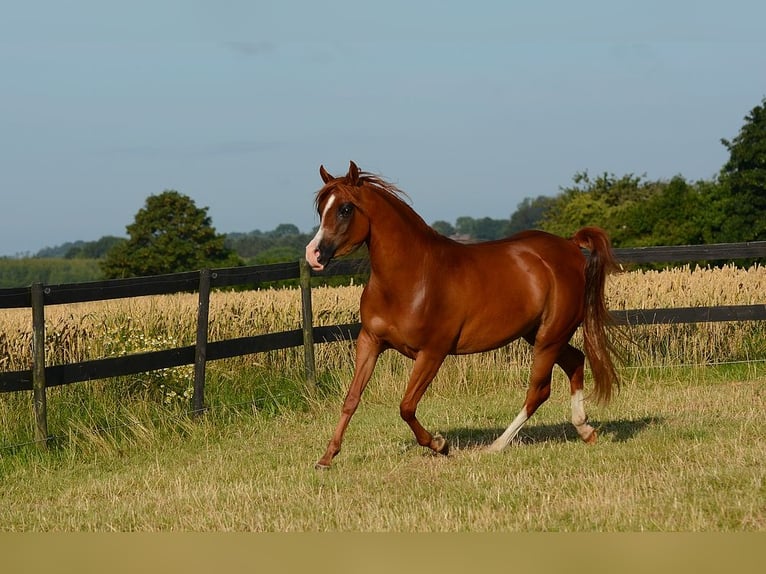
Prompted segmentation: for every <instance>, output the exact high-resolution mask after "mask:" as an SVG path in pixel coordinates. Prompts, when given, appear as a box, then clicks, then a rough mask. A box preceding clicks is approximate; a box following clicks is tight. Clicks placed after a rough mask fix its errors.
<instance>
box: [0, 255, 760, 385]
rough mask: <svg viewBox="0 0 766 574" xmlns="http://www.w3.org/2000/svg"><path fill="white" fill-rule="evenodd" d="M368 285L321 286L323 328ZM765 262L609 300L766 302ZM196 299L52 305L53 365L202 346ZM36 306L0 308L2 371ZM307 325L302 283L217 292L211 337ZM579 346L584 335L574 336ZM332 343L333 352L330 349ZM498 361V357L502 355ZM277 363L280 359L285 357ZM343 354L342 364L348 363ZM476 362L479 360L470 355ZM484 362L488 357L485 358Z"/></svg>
mask: <svg viewBox="0 0 766 574" xmlns="http://www.w3.org/2000/svg"><path fill="white" fill-rule="evenodd" d="M361 291H362V287H361V286H350V287H317V288H314V289H313V290H312V301H313V310H314V324H315V325H333V324H343V323H353V322H357V321H358V320H359V314H358V306H359V297H360V295H361ZM764 293H766V268H764V267H762V266H753V267H750V268H748V269H739V268H736V267H732V266H726V267H722V268H690V267H688V266H686V267H679V268H675V269H669V270H664V271H632V272H626V273H619V274H616V275H613V276H611V277H610V278H609V280H608V285H607V299H608V306H609V308H610V309H613V310H621V309H652V308H662V307H695V306H713V305H742V304H758V303H764V299H765V297H764ZM197 303H198V301H197V295H196V294H177V295H162V296H153V297H142V298H134V299H120V300H113V301H103V302H92V303H80V304H74V305H66V306H48V307H46V309H45V313H46V357H47V359H46V360H47V364H48V365H56V364H65V363H71V362H77V361H84V360H91V359H98V358H103V357H110V356H119V355H125V354H129V353H137V352H142V351H153V350H160V349H168V348H173V347H180V346H185V345H192V344H194V337H195V333H196V319H197ZM31 323H32V322H31V311H30V310H29V309H7V310H0V370H1V371H15V370H23V369H29V368H31V350H32V345H31V341H32V325H31ZM300 326H301V304H300V295H299V293H298V291H297V290H296V289H270V290H262V291H245V292H215V293H213V294H212V296H211V303H210V327H209V340H211V341H216V340H223V339H227V338H235V337H244V336H251V335H257V334H264V333H272V332H278V331H285V330H291V329H298V328H300ZM763 334H764V328H763V326H762V325H761V323H760V322H750V323H717V324H692V325H654V326H641V327H634V328H631V329H629V335H630V338H631V339H632V340H633V342H634V344H629V345H628V348H627V349H626V358H627V360H628V363H629V364H640V365H645V364H655V363H656V364H678V363H681V364H683V363H689V364H699V363H719V362H731V361H743V360H750V359H756V358H762V357H763V356H764V354H766V348H764V337H763ZM575 343H577V340H576V341H575ZM323 347H324V349H323ZM326 347H327V346H326V345H325V346H321V345H320V346H318V349H317V362H318V364H320V365H326V366H327V367H328V368H331V369H332V368H336V367H338V366H341V365H342V364H343V363H342V361H345V360H346V358H347V357H345V356H343V354H342V353H341V354H340V355H339V353H337V351H335V350H327V349H326ZM496 353H499V354H500V355H501V356H502V357H503V360H504V361H507V360H512V361H516V362H518V361H525V360H527V358H528V350H527V349H526V348H525V345H520V344H514V345H511V347H509V348H508V349H504V350H501V351H497V352H496ZM280 356H281V357H290V356H291V355H290V353H281V354H279V353H277V354H276V355H272V357H270V358H269V357H260V358H259V357H257V356H250V357H246V358H242V361H244V362H246V363H247V364H256V365H257V364H261V363H263V364H264V365H267V364H268V365H269V366H275V367H279V366H281V367H285V368H286V367H287V366H288V365H286V364H283V365H278V364H277V365H274V364H272V363H273V360H275V359H274V358H275V357H280ZM496 359H497V357H493V358H492V359H491V360H492V361H494V360H496ZM276 360H278V359H276ZM339 360H340V361H341V362H340V363H339ZM461 360H464V361H466V364H467V365H470V364H471V363H472V362H474V361H476V359H474V358H461ZM484 361H485V359H479V362H480V363H483V362H484Z"/></svg>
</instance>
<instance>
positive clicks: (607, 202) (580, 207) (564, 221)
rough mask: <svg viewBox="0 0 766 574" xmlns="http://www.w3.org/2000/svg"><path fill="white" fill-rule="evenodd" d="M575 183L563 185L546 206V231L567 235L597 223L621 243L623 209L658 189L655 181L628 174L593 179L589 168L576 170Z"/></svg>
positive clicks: (604, 175) (544, 217) (543, 221)
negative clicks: (620, 231)
mask: <svg viewBox="0 0 766 574" xmlns="http://www.w3.org/2000/svg"><path fill="white" fill-rule="evenodd" d="M573 183H574V185H572V186H570V187H568V188H564V189H562V190H561V193H560V194H559V195H558V196H556V198H554V200H553V201H552V202H551V203H550V205H549V206H548V208H547V209H546V210H545V213H544V215H543V219H542V221H541V222H540V225H541V227H542V228H543V229H545V230H546V231H550V232H551V233H555V234H557V235H561V236H564V237H568V236H570V235H572V234H573V233H574V232H575V231H577V230H578V229H579V228H581V227H583V226H586V225H596V226H599V227H602V228H604V229H606V230H607V231H608V232H609V233H610V234H612V236H613V237H612V239H613V241H614V243H615V245H620V241H619V234H618V233H617V232H618V231H619V230H620V229H622V228H623V222H622V220H623V214H624V212H625V211H626V210H627V209H629V208H630V207H631V205H634V204H636V203H640V202H643V201H645V200H646V199H648V198H649V197H651V196H652V194H654V193H656V191H657V186H656V183H654V182H646V181H644V180H643V178H642V177H636V176H634V175H633V174H627V175H624V176H622V177H619V178H618V177H616V176H615V175H614V174H608V173H604V174H602V175H600V176H598V177H596V178H595V179H591V177H590V176H589V175H588V173H587V172H580V173H577V174H575V176H574V178H573Z"/></svg>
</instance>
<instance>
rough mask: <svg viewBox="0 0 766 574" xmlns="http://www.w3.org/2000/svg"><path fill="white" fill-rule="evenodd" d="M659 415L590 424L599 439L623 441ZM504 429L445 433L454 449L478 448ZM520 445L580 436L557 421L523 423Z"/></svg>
mask: <svg viewBox="0 0 766 574" xmlns="http://www.w3.org/2000/svg"><path fill="white" fill-rule="evenodd" d="M662 422H663V419H662V418H661V417H642V418H639V419H619V420H615V421H607V422H602V423H599V422H594V421H591V424H592V425H593V427H594V428H595V429H596V431H597V432H598V435H599V438H600V439H607V440H610V441H612V442H626V441H629V440H631V439H633V438H634V437H635V436H636V435H638V434H640V433H641V432H642V431H644V429H646V428H647V427H649V426H651V425H656V424H661V423H662ZM504 430H505V428H500V427H493V428H471V427H462V428H453V429H448V430H446V432H445V435H446V437H447V438H448V440H449V441H450V442H451V443H452V444H453V445H454V446H455V447H456V448H465V449H471V448H482V447H485V446H488V445H490V444H492V442H493V441H494V440H495V439H496V438H497V437H499V436H500V435H501V434H502V433H503V431H504ZM515 441H516V442H520V443H521V444H534V443H544V442H561V443H564V442H579V441H580V437H579V435H578V434H577V431H576V430H575V428H574V426H573V425H572V424H571V423H569V422H562V423H557V424H543V425H535V424H529V423H527V426H524V427H523V428H522V429H521V431H519V434H518V436H517V437H516V439H515Z"/></svg>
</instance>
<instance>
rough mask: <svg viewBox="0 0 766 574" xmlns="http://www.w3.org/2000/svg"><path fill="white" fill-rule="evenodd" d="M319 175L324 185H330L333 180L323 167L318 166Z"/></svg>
mask: <svg viewBox="0 0 766 574" xmlns="http://www.w3.org/2000/svg"><path fill="white" fill-rule="evenodd" d="M319 175H320V177H321V178H322V181H323V182H325V183H330V182H331V181H332V180H333V179H335V178H334V177H333V176H331V175H330V174H329V173H328V172H327V170H326V169H325V168H324V166H323V165H320V166H319Z"/></svg>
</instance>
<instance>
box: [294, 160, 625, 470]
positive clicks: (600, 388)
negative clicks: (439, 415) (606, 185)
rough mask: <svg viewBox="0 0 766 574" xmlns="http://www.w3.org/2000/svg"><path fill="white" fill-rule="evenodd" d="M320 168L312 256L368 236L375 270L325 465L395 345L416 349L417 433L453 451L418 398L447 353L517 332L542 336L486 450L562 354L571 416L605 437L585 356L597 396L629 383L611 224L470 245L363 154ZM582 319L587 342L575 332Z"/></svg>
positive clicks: (348, 248) (536, 399) (495, 344)
mask: <svg viewBox="0 0 766 574" xmlns="http://www.w3.org/2000/svg"><path fill="white" fill-rule="evenodd" d="M319 173H320V176H321V178H322V181H323V182H324V185H323V187H322V188H321V189H320V190H319V191H318V192H317V193H316V197H315V207H316V210H317V213H318V214H319V217H320V224H319V227H318V229H317V232H316V235H315V236H314V237H313V239H312V240H311V241H310V242H309V243H308V245H307V246H306V260H307V262H308V263H309V265H310V267H311V268H312V269H313V270H314V271H317V272H319V271H322V270H323V269H324V268H325V266H326V265H327V263H328V262H329V261H330V260H332V259H333V258H334V257H339V256H343V255H346V254H348V253H351V252H352V251H354V250H355V249H357V248H358V247H360V246H362V245H363V244H366V245H367V249H368V251H369V260H370V276H369V280H368V282H367V283H366V285H365V287H364V290H363V292H362V295H361V300H360V316H361V330H360V332H359V335H358V338H357V342H356V359H355V367H354V375H353V378H352V380H351V384H350V385H349V388H348V391H347V394H346V397H345V400H344V402H343V407H342V410H341V415H340V419H339V421H338V424H337V427H336V429H335V432H334V433H333V435H332V437H331V439H330V441H329V443H328V445H327V449H326V451H325V453H324V454H323V456H322V457H321V458H320V459H319V460H318V461H317V463H316V468H318V469H327V468H330V465H331V462H332V460H333V458H334V457H335V456H336V455H337V454H338V453H339V452H340V448H341V443H342V441H343V435H344V433H345V431H346V428H347V427H348V424H349V422H350V420H351V417H352V416H353V415H354V412H355V411H356V409H357V406H358V405H359V401H360V399H361V396H362V393H363V392H364V389H365V388H366V386H367V383H368V382H369V380H370V377H371V375H372V373H373V370H374V368H375V364H376V362H377V359H378V357H379V355H380V354H381V353H382V352H383V351H385V350H387V349H395V350H396V351H398V352H399V353H402V354H403V355H405V356H407V357H409V358H411V359H413V360H414V363H413V367H412V371H411V373H410V377H409V381H408V383H407V387H406V391H405V393H404V396H403V398H402V401H401V403H400V406H399V412H400V415H401V417H402V419H404V421H405V422H406V423H407V424H408V425H409V426H410V428H411V429H412V432H413V434H414V435H415V439H416V440H417V442H418V444H419V445H421V446H423V447H428V448H430V449H431V450H432V451H433V452H435V453H438V454H442V455H447V454H448V453H449V443H448V442H447V440H446V439H445V438H444V437H443V436H441V435H440V434H435V435H434V434H431V433H430V432H429V431H427V430H426V429H425V428H424V427H423V426H422V425H421V423H420V422H419V420H418V418H417V417H416V409H417V406H418V403H419V401H420V399H421V398H422V397H423V395H424V393H425V392H426V389H427V388H428V386H429V384H430V383H431V381H432V380H433V379H434V377H435V376H436V374H437V372H438V370H439V367H440V366H441V364H442V362H443V361H444V360H445V358H446V357H447V356H448V355H462V354H468V353H480V352H485V351H489V350H492V349H496V348H499V347H502V346H504V345H507V344H508V343H510V342H511V341H513V340H515V339H518V338H523V339H525V340H526V341H527V342H528V343H529V344H531V345H532V346H533V360H532V367H531V372H530V377H529V385H528V389H527V393H526V398H525V400H524V404H523V406H522V408H521V410H520V411H519V414H518V415H517V416H516V418H515V419H514V420H513V421H512V422H511V424H510V425H509V426H508V428H507V429H506V430H505V432H503V433H502V435H501V436H499V437H498V438H497V440H495V441H494V442H493V443H492V444H491V445H490V446H489V447H488V450H489V451H492V452H499V451H502V450H503V449H504V448H505V447H506V446H507V445H508V444H510V442H511V441H512V440H513V438H514V437H515V436H516V435H517V433H518V432H519V430H520V429H521V428H522V426H523V425H524V423H525V422H526V421H527V420H529V418H530V417H531V416H532V415H533V414H534V412H535V411H536V410H537V409H538V407H539V406H540V405H541V404H542V403H544V402H545V401H546V400H547V399H548V397H549V395H550V386H551V376H552V370H553V367H554V365H556V364H558V365H559V366H560V367H561V368H562V369H563V371H564V372H565V373H566V375H567V377H568V379H569V384H570V393H571V409H572V419H571V420H572V424H573V425H574V427H575V429H576V430H577V433H578V435H579V436H580V438H581V439H582V440H583V441H584V442H586V443H593V442H595V441H596V436H597V435H596V430H595V429H594V428H593V427H592V426H591V425H590V424H588V417H587V416H586V414H585V408H584V400H585V397H584V395H583V380H584V368H585V357H586V356H587V358H588V362H589V364H590V367H591V371H592V375H593V381H594V396H595V398H596V401H597V402H608V401H609V399H610V397H611V395H612V389H613V387H619V379H618V376H617V372H616V368H615V361H614V360H613V355H614V354H615V347H614V346H613V345H612V342H611V340H610V338H609V337H608V333H607V327H608V326H609V322H610V315H609V312H608V310H607V308H606V305H605V301H604V284H605V279H606V276H607V274H608V273H610V272H612V271H613V270H615V269H616V267H617V265H616V261H615V259H614V256H613V254H612V249H611V243H610V240H609V237H608V236H607V234H606V233H605V232H604V231H603V230H602V229H600V228H597V227H584V228H582V229H580V230H579V231H577V232H576V233H575V234H574V235H573V236H572V237H571V238H569V239H564V238H562V237H559V236H556V235H552V234H549V233H546V232H543V231H535V230H529V231H523V232H521V233H517V234H515V235H512V236H511V237H508V238H505V239H499V240H495V241H488V242H483V243H474V244H464V243H459V242H457V241H454V240H452V239H450V238H448V237H445V236H443V235H441V234H439V233H438V232H436V231H435V230H434V229H433V228H431V227H430V226H429V225H428V224H427V223H425V221H424V220H423V219H422V218H421V217H420V216H419V215H418V214H417V213H416V212H415V210H414V209H413V208H412V207H410V205H409V204H408V203H407V202H406V201H405V200H404V198H405V197H407V198H408V199H409V197H408V196H406V194H404V192H402V191H401V190H400V189H398V188H397V187H396V186H394V185H392V184H390V183H388V182H386V181H385V180H384V179H382V178H381V177H380V176H377V175H375V174H372V173H368V172H363V171H360V169H359V168H358V167H357V165H356V164H355V163H354V162H353V161H352V162H351V163H350V165H349V170H348V173H347V174H346V175H345V176H340V177H334V176H332V175H330V174H329V173H328V172H327V170H325V168H324V166H320V168H319ZM582 249H587V250H589V251H590V257H588V258H586V256H585V255H584V254H583V251H582ZM580 325H582V332H583V340H584V350H585V353H583V352H582V351H580V350H579V349H577V348H575V347H573V346H572V345H571V344H570V342H569V341H570V339H571V338H572V336H573V334H574V333H575V331H576V330H577V328H578V327H579V326H580Z"/></svg>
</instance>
